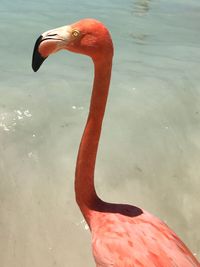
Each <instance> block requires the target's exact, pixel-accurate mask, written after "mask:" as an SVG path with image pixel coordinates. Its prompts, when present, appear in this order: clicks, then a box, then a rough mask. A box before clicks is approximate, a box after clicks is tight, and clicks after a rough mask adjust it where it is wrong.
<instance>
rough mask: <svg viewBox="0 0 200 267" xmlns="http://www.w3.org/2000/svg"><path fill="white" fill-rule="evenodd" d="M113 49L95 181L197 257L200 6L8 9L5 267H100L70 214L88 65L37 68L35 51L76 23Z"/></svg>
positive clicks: (173, 1)
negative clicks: (103, 34)
mask: <svg viewBox="0 0 200 267" xmlns="http://www.w3.org/2000/svg"><path fill="white" fill-rule="evenodd" d="M85 17H93V18H96V19H99V20H101V21H102V22H103V23H104V24H105V25H106V26H107V27H108V28H109V30H110V32H111V34H112V37H113V42H114V46H115V57H114V62H113V74H112V83H111V88H110V95H109V99H108V105H107V110H106V114H105V120H104V126H103V131H102V137H101V141H100V148H99V153H98V158H97V165H96V172H95V179H96V180H95V181H96V187H97V191H98V193H99V195H100V196H101V197H102V198H103V199H105V200H107V201H112V202H118V203H132V204H134V205H137V206H139V207H142V208H144V209H146V210H148V211H150V212H151V213H153V214H155V215H156V216H158V217H160V218H161V219H162V220H164V221H165V222H167V224H168V225H169V226H170V227H171V228H173V229H174V231H175V232H176V233H177V234H178V235H179V236H180V237H181V238H182V239H183V240H184V242H185V243H186V244H187V245H188V246H189V247H190V249H191V250H192V252H193V253H195V254H196V255H197V257H199V256H200V228H199V225H200V208H199V203H200V196H199V188H200V164H199V161H200V86H199V84H200V34H199V25H200V2H199V1H198V0H190V1H186V0H133V1H128V0H124V1H119V0H110V1H105V0H102V1H89V0H86V1H81V0H73V1H72V0H65V1H64V0H58V1H53V0H44V1H38V0H36V1H25V0H13V1H7V0H1V5H0V33H1V37H0V151H1V158H0V265H1V267H8V266H9V267H27V266H28V267H31V266H33V267H41V266H45V267H47V266H48V267H53V266H58V267H63V266H67V267H78V266H82V267H88V266H94V262H93V259H92V254H91V248H90V233H89V230H88V227H87V225H86V224H85V222H84V220H83V218H82V215H81V213H80V211H79V209H78V207H77V205H76V203H75V198H74V190H73V179H74V169H75V162H76V155H77V150H78V146H79V142H80V138H81V135H82V131H83V128H84V124H85V120H86V118H87V112H88V106H89V99H90V94H91V84H92V79H93V66H92V62H91V60H90V59H89V58H87V57H84V56H81V55H77V54H71V53H69V52H66V51H63V52H60V53H58V54H56V55H53V56H52V57H49V58H48V60H46V61H45V62H44V64H43V66H42V67H41V69H40V70H39V72H38V73H34V72H33V71H32V69H31V57H32V51H33V46H34V43H35V40H36V39H37V38H38V36H39V35H40V34H41V33H42V32H44V31H46V30H48V29H52V28H56V27H59V26H63V25H66V24H70V23H73V22H75V21H77V20H79V19H81V18H85Z"/></svg>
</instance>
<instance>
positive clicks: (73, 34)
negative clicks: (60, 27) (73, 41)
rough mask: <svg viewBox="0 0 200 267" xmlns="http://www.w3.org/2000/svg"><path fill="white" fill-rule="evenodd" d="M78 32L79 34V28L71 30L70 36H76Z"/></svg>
mask: <svg viewBox="0 0 200 267" xmlns="http://www.w3.org/2000/svg"><path fill="white" fill-rule="evenodd" d="M79 34H80V32H79V30H73V31H72V36H73V37H78V36H79Z"/></svg>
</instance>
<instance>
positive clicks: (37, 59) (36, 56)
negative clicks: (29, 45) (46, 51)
mask: <svg viewBox="0 0 200 267" xmlns="http://www.w3.org/2000/svg"><path fill="white" fill-rule="evenodd" d="M42 38H43V37H42V35H40V37H39V38H38V39H37V41H36V43H35V46H34V50H33V57H32V69H33V70H34V71H35V72H36V71H38V70H39V68H40V66H41V65H42V63H43V62H44V61H45V59H46V58H47V57H43V56H42V55H41V54H40V52H39V51H38V47H39V45H40V43H41V41H42Z"/></svg>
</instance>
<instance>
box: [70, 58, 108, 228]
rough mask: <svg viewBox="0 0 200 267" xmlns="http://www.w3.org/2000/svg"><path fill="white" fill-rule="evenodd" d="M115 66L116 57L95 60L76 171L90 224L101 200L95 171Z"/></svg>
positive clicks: (78, 190) (77, 190)
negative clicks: (87, 113)
mask: <svg viewBox="0 0 200 267" xmlns="http://www.w3.org/2000/svg"><path fill="white" fill-rule="evenodd" d="M111 69H112V56H110V58H108V57H106V59H100V60H96V61H94V83H93V90H92V97H91V102H90V110H89V115H88V119H87V123H86V126H85V130H84V133H83V136H82V140H81V143H80V147H79V152H78V158H77V164H76V174H75V194H76V201H77V203H78V205H79V207H80V209H81V211H82V213H83V215H84V217H85V219H86V221H87V223H88V224H90V214H91V210H93V209H95V206H97V205H98V203H100V202H101V200H100V199H99V197H98V196H97V194H96V191H95V186H94V170H95V161H96V155H97V149H98V143H99V138H100V134H101V126H102V121H103V117H104V112H105V107H106V101H107V96H108V91H109V84H110V76H111Z"/></svg>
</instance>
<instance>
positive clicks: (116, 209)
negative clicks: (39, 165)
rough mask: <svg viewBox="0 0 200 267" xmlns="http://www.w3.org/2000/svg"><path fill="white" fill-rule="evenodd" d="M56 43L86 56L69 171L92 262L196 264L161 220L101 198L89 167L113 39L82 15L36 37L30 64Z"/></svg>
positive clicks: (101, 266)
mask: <svg viewBox="0 0 200 267" xmlns="http://www.w3.org/2000/svg"><path fill="white" fill-rule="evenodd" d="M61 49H67V50H69V51H72V52H76V53H81V54H84V55H87V56H90V57H91V58H92V60H93V62H94V83H93V90H92V96H91V103H90V110H89V115H88V119H87V123H86V126H85V130H84V133H83V136H82V140H81V144H80V148H79V152H78V158H77V165H76V174H75V192H76V200H77V203H78V205H79V207H80V210H81V212H82V213H83V216H84V217H85V220H86V221H87V223H88V225H89V227H90V230H91V233H92V250H93V255H94V259H95V262H96V266H97V267H134V266H138V267H142V266H145V267H175V266H176V267H197V266H200V264H199V262H198V261H197V259H196V258H195V257H194V256H193V254H192V253H191V252H190V251H189V249H188V248H187V247H186V246H185V245H184V243H183V242H182V241H181V240H180V239H179V238H178V236H177V235H176V234H175V233H174V232H173V231H172V230H171V229H170V228H169V227H168V226H167V225H166V224H165V223H163V222H162V221H160V220H159V219H158V218H156V217H154V216H153V215H151V214H149V213H148V212H146V211H145V210H143V209H141V208H138V207H135V206H131V205H127V204H113V203H107V202H104V201H103V200H101V199H100V198H99V197H98V196H97V194H96V191H95V187H94V169H95V161H96V154H97V148H98V143H99V138H100V133H101V127H102V121H103V117H104V111H105V106H106V100H107V96H108V90H109V84H110V76H111V69H112V58H113V44H112V39H111V36H110V34H109V32H108V30H107V29H106V28H105V26H104V25H103V24H102V23H100V22H99V21H96V20H94V19H83V20H81V21H79V22H77V23H74V24H72V25H70V26H64V27H60V28H57V29H54V30H50V31H47V32H45V33H43V34H42V35H41V36H40V37H39V38H38V40H37V41H36V44H35V48H34V52H33V61H32V67H33V70H34V71H37V70H38V69H39V67H40V65H41V64H42V62H43V61H44V60H45V59H46V58H47V57H48V56H49V55H50V54H52V53H55V52H57V51H59V50H61Z"/></svg>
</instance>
